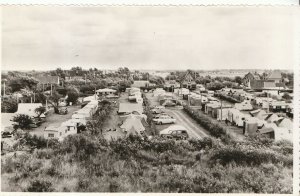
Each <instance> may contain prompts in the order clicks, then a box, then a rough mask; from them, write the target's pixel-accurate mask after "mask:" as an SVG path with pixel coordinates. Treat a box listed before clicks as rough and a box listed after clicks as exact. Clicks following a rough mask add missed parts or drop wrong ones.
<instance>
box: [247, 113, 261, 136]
mask: <svg viewBox="0 0 300 196" xmlns="http://www.w3.org/2000/svg"><path fill="white" fill-rule="evenodd" d="M258 123H259V119H257V118H255V117H248V118H246V119H245V122H244V128H243V133H244V134H246V135H249V136H255V135H256V134H257V130H258Z"/></svg>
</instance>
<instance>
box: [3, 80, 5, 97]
mask: <svg viewBox="0 0 300 196" xmlns="http://www.w3.org/2000/svg"><path fill="white" fill-rule="evenodd" d="M3 96H5V81H4V82H3Z"/></svg>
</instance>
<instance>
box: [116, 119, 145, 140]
mask: <svg viewBox="0 0 300 196" xmlns="http://www.w3.org/2000/svg"><path fill="white" fill-rule="evenodd" d="M120 128H121V129H123V130H124V131H126V132H127V133H132V134H133V133H134V134H138V135H140V134H141V133H142V132H144V131H145V127H144V126H143V124H142V122H141V119H139V118H136V117H135V116H134V115H131V116H129V117H128V118H127V119H126V120H125V121H124V122H123V124H122V125H121V126H120Z"/></svg>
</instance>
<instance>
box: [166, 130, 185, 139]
mask: <svg viewBox="0 0 300 196" xmlns="http://www.w3.org/2000/svg"><path fill="white" fill-rule="evenodd" d="M170 136H171V137H172V138H173V139H180V140H186V139H188V138H189V134H188V133H187V132H186V131H185V130H176V131H172V132H171V134H170Z"/></svg>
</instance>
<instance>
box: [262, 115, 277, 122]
mask: <svg viewBox="0 0 300 196" xmlns="http://www.w3.org/2000/svg"><path fill="white" fill-rule="evenodd" d="M264 120H265V121H267V122H268V123H273V122H276V121H278V120H280V118H279V117H278V115H277V114H274V113H269V114H266V115H265V118H264Z"/></svg>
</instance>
